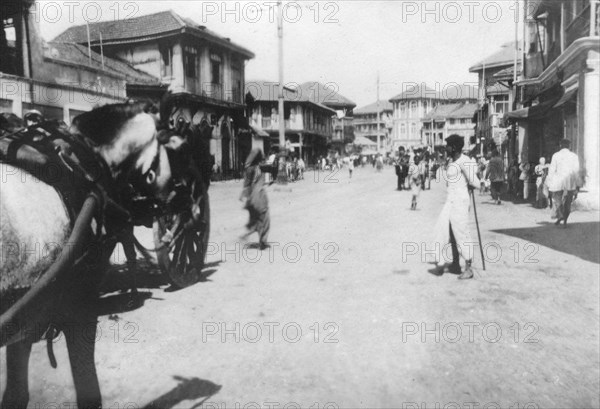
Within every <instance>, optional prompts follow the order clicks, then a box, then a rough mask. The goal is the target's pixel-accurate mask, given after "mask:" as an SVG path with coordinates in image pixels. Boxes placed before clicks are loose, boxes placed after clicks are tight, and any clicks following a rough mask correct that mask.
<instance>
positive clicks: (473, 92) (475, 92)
mask: <svg viewBox="0 0 600 409" xmlns="http://www.w3.org/2000/svg"><path fill="white" fill-rule="evenodd" d="M441 94H442V97H443V98H444V99H449V100H453V101H456V100H469V99H470V100H476V99H478V98H479V88H477V87H473V86H471V85H467V84H462V85H460V84H457V85H451V86H449V87H444V88H443V89H442V92H441Z"/></svg>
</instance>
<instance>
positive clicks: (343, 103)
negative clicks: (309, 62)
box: [295, 81, 356, 154]
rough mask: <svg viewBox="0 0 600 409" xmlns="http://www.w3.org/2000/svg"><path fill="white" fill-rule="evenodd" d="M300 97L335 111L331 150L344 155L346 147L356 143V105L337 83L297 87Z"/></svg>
mask: <svg viewBox="0 0 600 409" xmlns="http://www.w3.org/2000/svg"><path fill="white" fill-rule="evenodd" d="M295 90H296V92H297V93H298V95H299V97H302V98H305V99H308V100H309V101H311V102H314V103H316V104H320V105H323V106H326V107H328V108H331V109H333V110H334V111H335V112H336V115H335V116H334V117H333V132H332V134H331V137H330V139H329V142H328V146H329V150H331V151H332V152H333V151H335V152H337V153H340V154H341V153H344V152H345V150H346V146H348V144H350V143H352V142H353V141H354V137H355V136H354V119H353V110H354V108H355V107H356V104H355V103H354V102H353V101H351V100H350V99H348V98H346V97H345V96H343V95H342V94H340V93H339V86H338V85H337V84H336V83H327V84H322V83H320V82H317V81H309V82H304V83H302V84H300V85H299V86H298V87H295Z"/></svg>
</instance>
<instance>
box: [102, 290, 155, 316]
mask: <svg viewBox="0 0 600 409" xmlns="http://www.w3.org/2000/svg"><path fill="white" fill-rule="evenodd" d="M149 298H152V293H151V292H150V291H140V292H136V293H122V294H115V295H108V296H105V297H101V298H100V299H99V300H98V302H97V303H96V313H97V314H98V315H100V316H102V315H109V316H114V315H115V314H119V313H123V312H128V311H133V310H137V309H138V308H140V307H142V306H143V305H144V302H146V300H147V299H149Z"/></svg>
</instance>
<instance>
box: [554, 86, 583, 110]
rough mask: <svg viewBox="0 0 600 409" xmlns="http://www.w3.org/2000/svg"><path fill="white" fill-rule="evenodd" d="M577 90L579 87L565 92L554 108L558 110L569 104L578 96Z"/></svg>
mask: <svg viewBox="0 0 600 409" xmlns="http://www.w3.org/2000/svg"><path fill="white" fill-rule="evenodd" d="M577 89H578V87H573V88H571V89H570V90H567V91H565V94H564V95H563V96H562V97H561V98H560V99H559V100H558V102H557V103H556V104H555V105H554V108H558V107H560V106H562V105H564V104H566V103H567V102H569V101H570V100H571V99H572V98H574V97H575V96H576V95H577Z"/></svg>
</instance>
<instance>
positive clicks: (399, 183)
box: [398, 175, 404, 190]
mask: <svg viewBox="0 0 600 409" xmlns="http://www.w3.org/2000/svg"><path fill="white" fill-rule="evenodd" d="M403 186H404V178H403V177H402V176H400V175H398V190H402V187H403Z"/></svg>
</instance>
